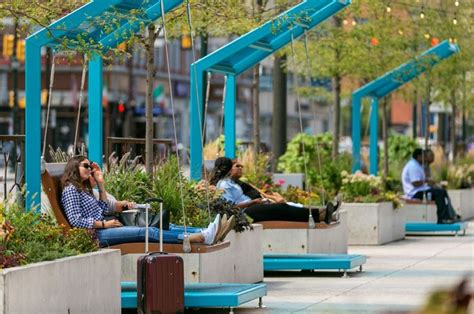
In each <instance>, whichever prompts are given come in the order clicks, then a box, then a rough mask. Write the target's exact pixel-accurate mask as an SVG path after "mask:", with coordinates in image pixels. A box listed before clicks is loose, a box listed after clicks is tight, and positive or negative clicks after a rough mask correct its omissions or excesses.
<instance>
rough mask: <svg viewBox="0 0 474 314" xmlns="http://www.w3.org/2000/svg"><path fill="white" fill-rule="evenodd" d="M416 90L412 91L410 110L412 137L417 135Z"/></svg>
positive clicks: (414, 137)
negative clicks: (411, 106) (411, 110)
mask: <svg viewBox="0 0 474 314" xmlns="http://www.w3.org/2000/svg"><path fill="white" fill-rule="evenodd" d="M417 126H418V91H417V90H416V88H415V90H414V91H413V112H412V138H413V139H416V138H417V136H418V132H417V131H418V128H417Z"/></svg>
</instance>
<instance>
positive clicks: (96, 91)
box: [88, 55, 109, 167]
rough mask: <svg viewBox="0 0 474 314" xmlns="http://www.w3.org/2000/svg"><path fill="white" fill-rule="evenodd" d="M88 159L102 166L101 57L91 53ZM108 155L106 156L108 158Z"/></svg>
mask: <svg viewBox="0 0 474 314" xmlns="http://www.w3.org/2000/svg"><path fill="white" fill-rule="evenodd" d="M88 86H89V98H88V99H89V156H88V157H89V160H93V161H94V162H96V163H98V164H99V166H101V167H102V156H103V151H104V150H103V142H104V127H103V110H102V90H103V72H102V58H101V57H100V56H98V55H93V56H92V58H91V60H90V61H89V84H88ZM108 157H109V156H106V158H108Z"/></svg>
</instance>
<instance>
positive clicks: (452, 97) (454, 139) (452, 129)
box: [450, 88, 457, 161]
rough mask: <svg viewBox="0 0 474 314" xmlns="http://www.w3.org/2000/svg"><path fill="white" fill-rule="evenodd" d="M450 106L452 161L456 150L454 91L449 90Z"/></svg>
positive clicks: (454, 158)
mask: <svg viewBox="0 0 474 314" xmlns="http://www.w3.org/2000/svg"><path fill="white" fill-rule="evenodd" d="M451 106H452V116H451V134H450V135H451V153H452V156H453V161H454V160H456V155H457V149H456V115H457V108H456V106H457V105H456V89H455V88H453V89H452V90H451Z"/></svg>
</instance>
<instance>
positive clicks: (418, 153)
mask: <svg viewBox="0 0 474 314" xmlns="http://www.w3.org/2000/svg"><path fill="white" fill-rule="evenodd" d="M423 155H424V152H423V150H422V149H421V148H417V149H415V151H414V152H413V155H412V157H413V158H412V159H410V160H409V161H408V163H407V164H406V165H405V167H404V168H403V171H402V184H403V192H404V193H405V198H407V199H420V200H422V199H423V198H424V197H425V199H428V200H433V201H435V203H436V214H437V216H438V223H439V224H450V223H454V222H456V221H458V220H459V218H460V217H459V216H457V215H456V212H455V211H454V208H453V207H452V205H451V200H450V199H449V196H448V193H447V192H446V190H444V189H442V188H439V187H437V186H435V183H434V181H433V180H431V179H429V178H427V177H426V174H425V168H424V167H423V165H424V163H425V161H426V158H424V156H423Z"/></svg>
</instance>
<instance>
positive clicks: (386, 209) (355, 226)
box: [342, 202, 405, 245]
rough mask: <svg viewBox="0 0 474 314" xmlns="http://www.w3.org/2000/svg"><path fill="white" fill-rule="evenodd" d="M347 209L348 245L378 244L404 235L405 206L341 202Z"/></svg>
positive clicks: (385, 203)
mask: <svg viewBox="0 0 474 314" xmlns="http://www.w3.org/2000/svg"><path fill="white" fill-rule="evenodd" d="M342 209H343V210H345V211H347V213H348V219H347V221H348V222H347V227H348V243H349V245H380V244H385V243H389V242H393V241H396V240H401V239H403V238H404V237H405V208H404V207H402V208H396V209H394V208H393V204H392V203H391V202H383V203H342Z"/></svg>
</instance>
